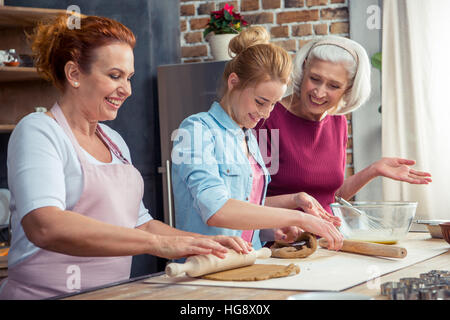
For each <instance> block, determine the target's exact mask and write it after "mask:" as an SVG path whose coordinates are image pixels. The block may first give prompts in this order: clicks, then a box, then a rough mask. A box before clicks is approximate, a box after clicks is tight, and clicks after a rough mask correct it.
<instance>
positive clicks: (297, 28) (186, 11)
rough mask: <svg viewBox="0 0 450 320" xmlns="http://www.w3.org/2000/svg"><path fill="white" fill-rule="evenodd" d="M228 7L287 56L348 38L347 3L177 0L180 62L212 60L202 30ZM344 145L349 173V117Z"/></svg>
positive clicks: (340, 0) (335, 0)
mask: <svg viewBox="0 0 450 320" xmlns="http://www.w3.org/2000/svg"><path fill="white" fill-rule="evenodd" d="M225 3H229V4H232V5H233V6H234V7H235V11H236V12H239V13H241V14H242V16H243V17H244V19H245V20H246V21H247V22H249V24H250V25H262V26H264V27H265V28H266V29H267V30H268V31H269V32H270V34H271V38H272V42H273V43H275V44H278V45H280V46H281V47H283V48H285V49H286V50H287V51H289V52H291V53H293V54H294V53H295V52H297V50H298V49H300V48H301V46H302V45H303V44H304V43H306V42H307V41H308V40H309V39H311V38H313V37H317V36H323V35H327V34H334V35H340V36H345V37H348V36H349V14H348V0H234V1H225V0H180V16H181V18H180V30H181V37H180V43H181V55H182V58H181V61H182V62H183V63H190V62H202V61H210V60H212V56H211V53H210V48H209V45H208V43H207V42H206V41H205V39H204V38H203V30H204V29H205V26H206V24H207V23H208V20H209V17H210V16H209V14H210V12H211V11H214V10H220V9H222V8H223V6H224V5H225ZM347 119H348V123H349V142H348V146H347V148H348V149H347V173H346V175H347V176H348V175H352V174H353V172H354V171H353V154H352V147H353V139H352V127H351V114H349V115H348V116H347Z"/></svg>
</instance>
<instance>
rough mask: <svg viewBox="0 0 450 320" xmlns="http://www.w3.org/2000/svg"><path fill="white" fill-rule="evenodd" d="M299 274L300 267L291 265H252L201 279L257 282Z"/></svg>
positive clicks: (208, 275) (212, 274) (211, 274)
mask: <svg viewBox="0 0 450 320" xmlns="http://www.w3.org/2000/svg"><path fill="white" fill-rule="evenodd" d="M294 272H295V274H297V273H299V272H300V267H299V266H297V265H295V264H293V263H291V264H289V265H287V266H286V265H276V264H253V265H251V266H247V267H241V268H237V269H232V270H226V271H221V272H215V273H210V274H207V275H204V276H203V277H202V278H203V279H208V280H219V281H259V280H267V279H271V278H281V277H287V276H289V275H290V274H292V273H294Z"/></svg>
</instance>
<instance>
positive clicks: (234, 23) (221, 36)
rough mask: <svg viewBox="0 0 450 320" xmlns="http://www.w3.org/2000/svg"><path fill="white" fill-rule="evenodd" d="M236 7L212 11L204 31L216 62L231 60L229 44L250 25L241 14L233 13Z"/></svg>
mask: <svg viewBox="0 0 450 320" xmlns="http://www.w3.org/2000/svg"><path fill="white" fill-rule="evenodd" d="M233 9H234V6H232V5H229V4H228V3H227V4H225V6H224V7H223V9H222V10H219V11H212V12H211V17H210V19H209V21H208V24H207V25H206V28H205V30H204V31H203V37H204V38H205V39H206V40H207V41H208V42H209V43H210V46H211V53H212V55H213V57H214V59H215V60H229V59H230V58H231V57H230V55H229V54H228V43H229V42H230V40H231V39H232V38H233V37H235V36H236V35H237V34H238V33H239V32H241V30H242V27H243V26H246V25H248V23H247V21H245V20H244V18H242V16H241V15H240V14H239V13H236V12H233Z"/></svg>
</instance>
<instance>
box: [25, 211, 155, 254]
mask: <svg viewBox="0 0 450 320" xmlns="http://www.w3.org/2000/svg"><path fill="white" fill-rule="evenodd" d="M22 225H23V228H24V231H25V234H26V235H27V237H28V238H29V239H30V241H31V242H33V243H34V244H35V245H36V246H38V247H41V248H43V249H46V250H50V251H55V252H59V253H63V254H68V255H74V256H91V257H92V256H96V257H101V256H129V255H138V254H152V252H153V251H154V249H155V248H158V243H159V239H158V236H157V235H153V234H150V233H148V232H145V231H143V230H139V229H134V228H125V227H119V226H114V225H111V224H108V223H104V222H101V221H98V220H95V219H92V218H89V217H86V216H83V215H81V214H78V213H75V212H72V211H61V210H60V209H58V208H55V207H44V208H39V209H36V210H34V211H32V212H31V213H29V214H28V215H26V216H25V217H24V218H23V220H22Z"/></svg>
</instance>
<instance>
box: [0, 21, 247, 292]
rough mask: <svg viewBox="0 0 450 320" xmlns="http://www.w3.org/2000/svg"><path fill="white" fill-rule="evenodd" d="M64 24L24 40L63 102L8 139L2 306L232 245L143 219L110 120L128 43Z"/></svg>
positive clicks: (136, 178)
mask: <svg viewBox="0 0 450 320" xmlns="http://www.w3.org/2000/svg"><path fill="white" fill-rule="evenodd" d="M67 19H68V18H67V16H61V17H59V18H57V19H56V20H55V21H52V22H50V23H48V24H43V25H40V26H39V27H38V28H37V29H36V31H35V33H34V34H33V35H32V40H33V43H32V49H33V52H34V54H35V59H36V66H37V68H38V71H39V72H41V73H42V74H43V75H44V76H45V77H47V78H48V79H49V80H51V81H52V82H53V84H54V85H55V86H56V87H58V88H59V89H60V91H61V96H60V98H59V99H58V101H57V102H56V103H55V104H54V106H53V107H52V109H51V110H50V111H49V112H46V113H37V112H36V113H32V114H30V115H28V116H26V117H25V118H23V119H22V120H21V121H20V122H19V124H18V125H17V127H16V128H15V130H14V132H13V133H12V135H11V137H10V142H9V146H8V183H9V188H10V190H11V213H12V221H11V225H12V243H11V248H10V253H9V259H8V260H9V261H8V262H9V269H8V278H7V279H6V280H5V281H3V283H2V284H0V298H1V299H40V298H46V297H51V296H56V295H60V294H64V293H70V292H74V291H78V290H80V289H86V288H90V287H95V286H100V285H104V284H107V283H111V282H116V281H120V280H124V279H127V278H129V275H130V268H131V258H132V256H133V255H139V254H151V255H156V256H160V257H164V258H179V257H185V256H188V255H192V254H208V253H214V254H216V255H217V256H219V257H223V256H224V252H226V250H227V249H226V248H225V247H224V246H228V247H231V248H233V249H235V250H237V251H240V252H248V250H250V247H249V245H248V244H247V243H245V242H244V241H243V240H242V239H240V238H239V237H223V236H217V237H206V236H201V235H197V234H194V233H188V232H184V231H180V230H177V229H173V228H171V227H169V226H168V225H165V224H163V223H162V222H160V221H157V220H154V219H152V218H151V216H150V214H149V213H148V210H147V209H146V208H145V207H144V205H143V203H142V196H143V189H144V184H143V180H142V177H141V175H140V173H139V172H138V170H137V169H136V168H135V167H134V166H133V165H131V160H130V154H129V150H128V147H127V145H126V144H125V142H124V140H123V139H122V138H121V137H120V135H119V134H118V133H117V132H115V131H114V130H112V129H111V128H109V127H107V126H106V125H104V124H100V123H99V121H104V120H113V119H114V118H116V116H117V112H118V110H119V109H120V108H121V107H122V105H123V103H124V102H125V100H126V99H127V98H128V97H129V96H130V95H131V83H130V79H131V77H132V76H133V74H134V56H133V48H134V45H135V37H134V35H133V33H132V32H131V31H130V30H129V29H128V28H126V27H125V26H124V25H122V24H120V23H119V22H117V21H114V20H111V19H107V18H103V17H95V16H87V17H85V16H83V17H82V18H81V28H79V29H69V28H68V26H67Z"/></svg>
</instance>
